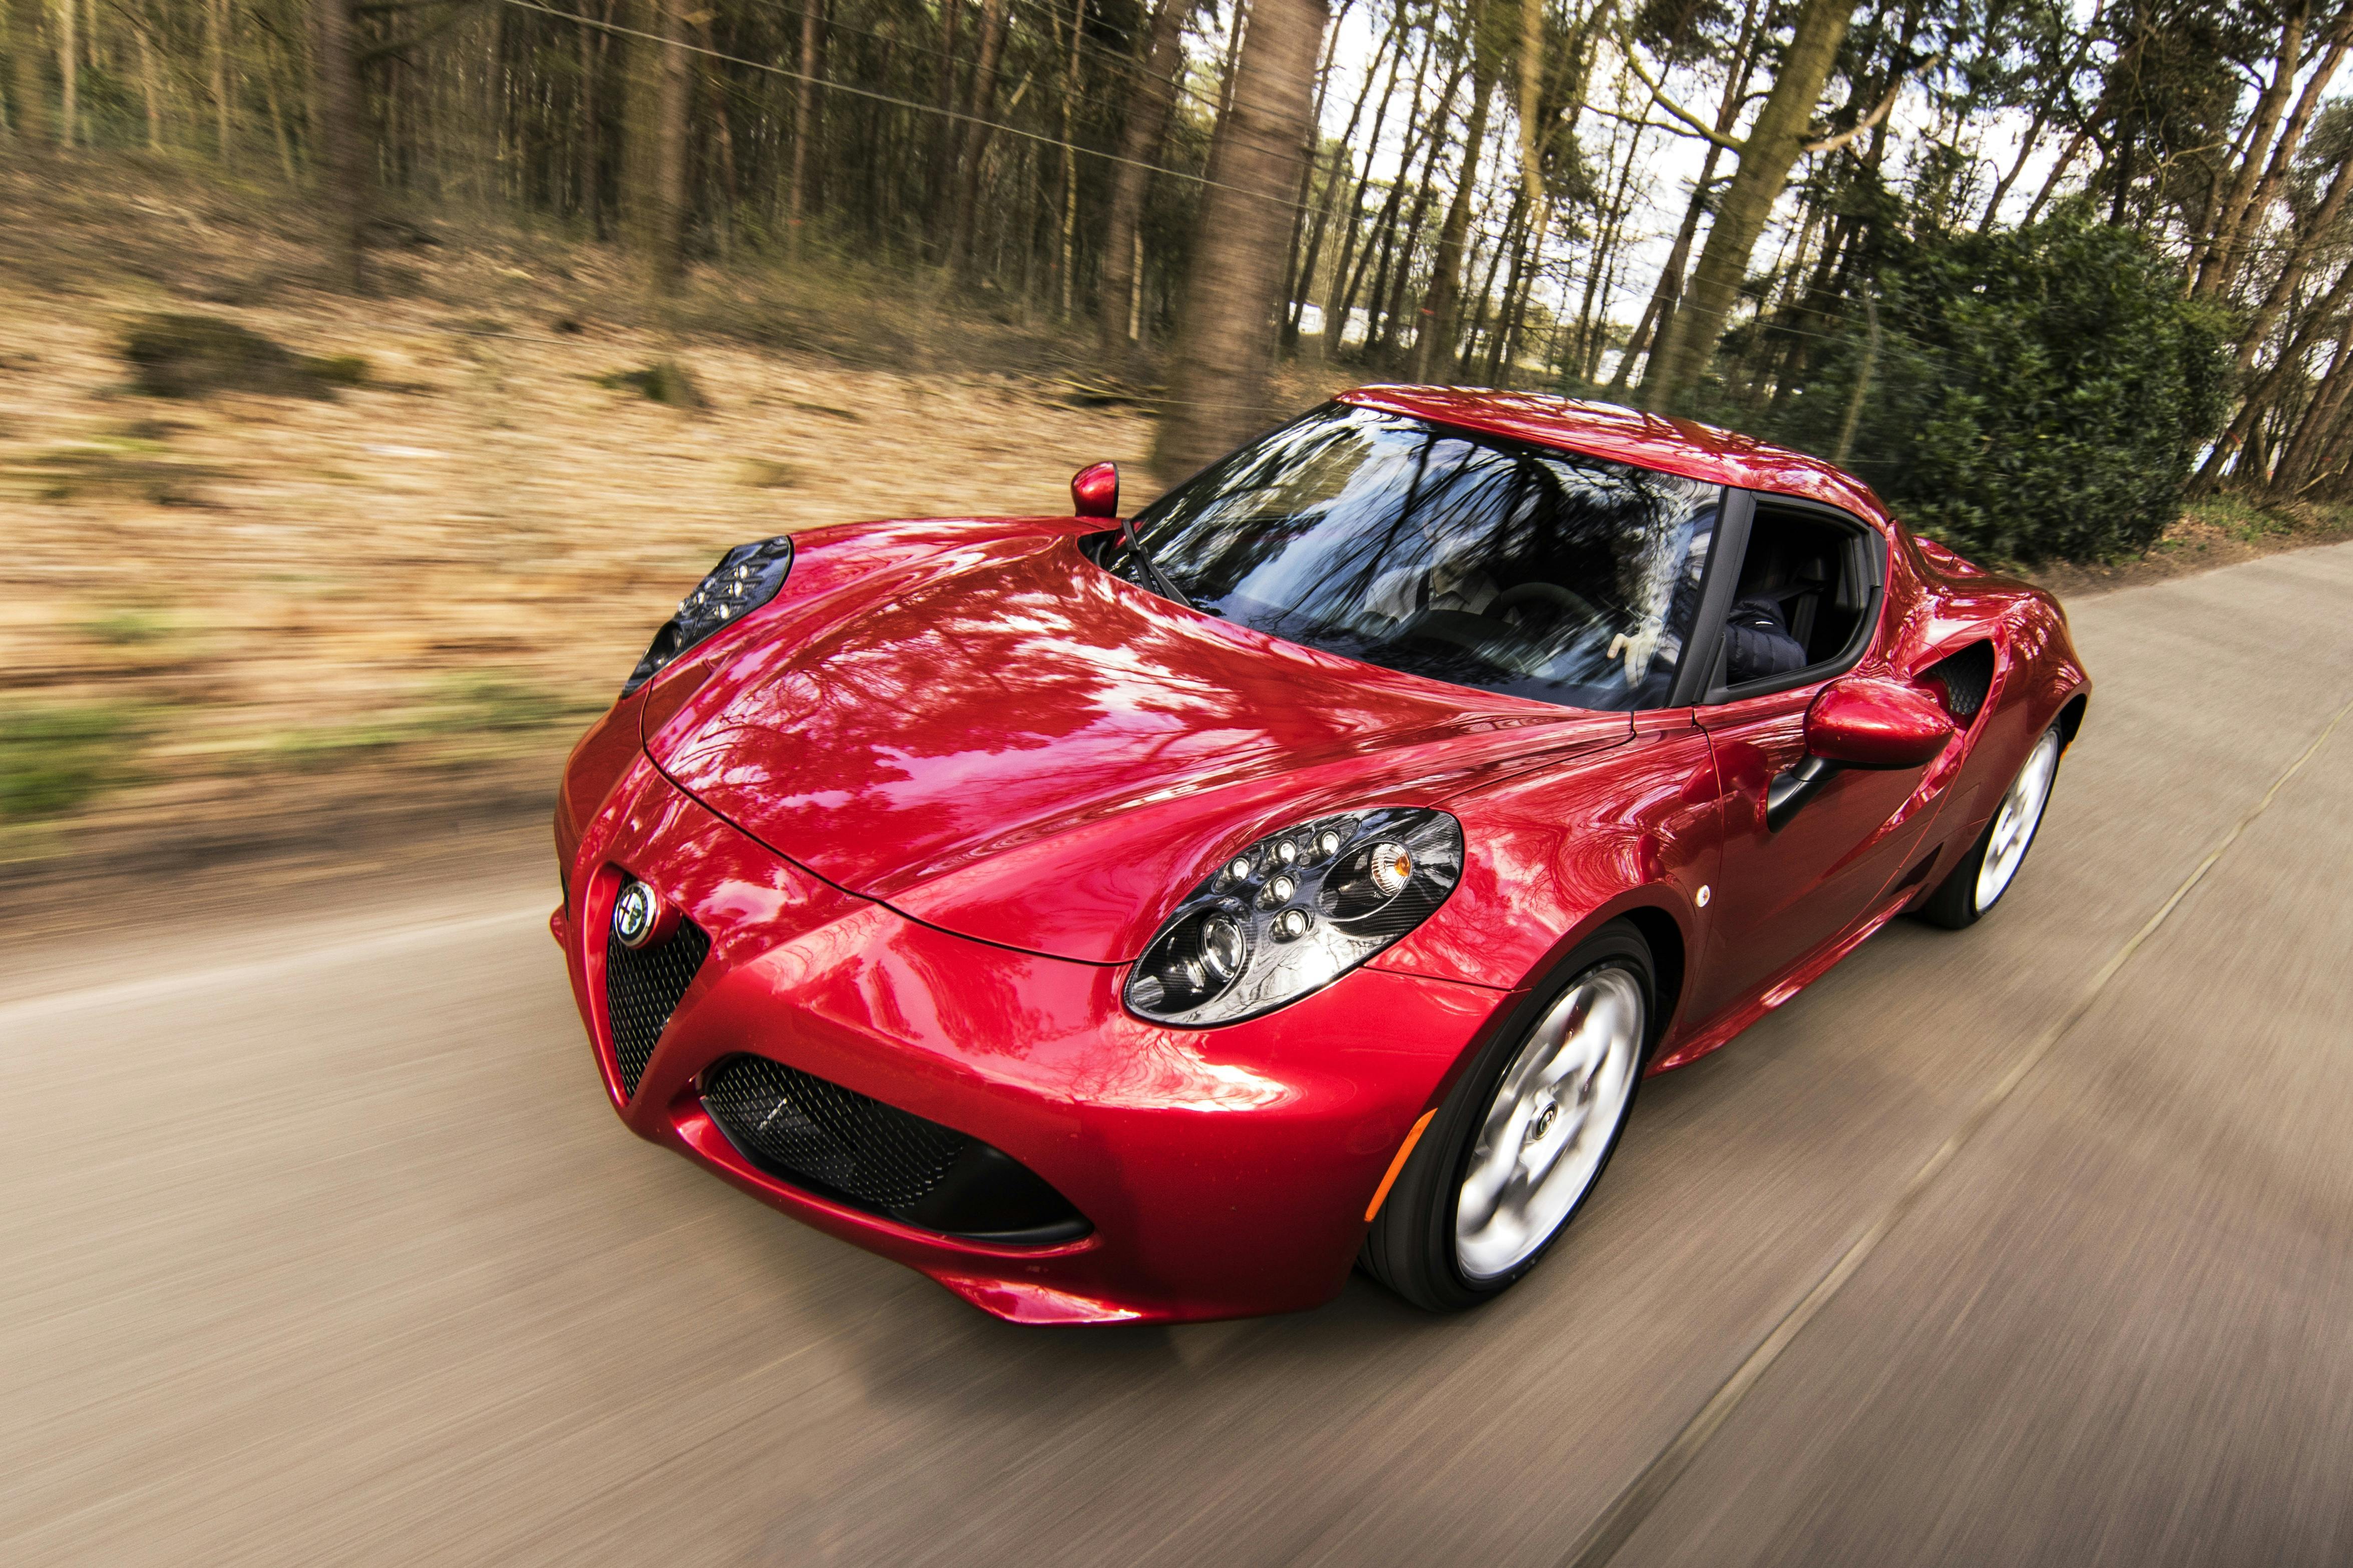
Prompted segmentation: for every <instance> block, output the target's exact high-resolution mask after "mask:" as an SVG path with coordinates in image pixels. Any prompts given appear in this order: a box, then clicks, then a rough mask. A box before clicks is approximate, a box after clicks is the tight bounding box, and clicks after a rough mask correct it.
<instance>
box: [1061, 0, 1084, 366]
mask: <svg viewBox="0 0 2353 1568" xmlns="http://www.w3.org/2000/svg"><path fill="white" fill-rule="evenodd" d="M1086 23H1087V0H1071V58H1070V63H1069V65H1068V66H1067V67H1066V68H1064V71H1063V74H1062V247H1061V249H1062V255H1061V265H1060V268H1059V269H1058V270H1059V272H1060V277H1061V281H1062V300H1061V306H1062V310H1061V317H1062V320H1063V321H1069V320H1070V319H1071V310H1072V309H1073V308H1074V307H1075V305H1076V302H1077V299H1076V296H1077V289H1078V279H1077V278H1076V277H1075V276H1074V274H1075V273H1076V272H1077V271H1078V269H1079V149H1078V141H1077V132H1076V130H1075V126H1076V123H1077V119H1078V102H1079V40H1080V38H1081V37H1083V36H1084V34H1085V31H1086Z"/></svg>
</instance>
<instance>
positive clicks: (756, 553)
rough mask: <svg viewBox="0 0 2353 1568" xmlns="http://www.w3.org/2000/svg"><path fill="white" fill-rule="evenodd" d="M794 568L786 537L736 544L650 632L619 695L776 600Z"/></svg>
mask: <svg viewBox="0 0 2353 1568" xmlns="http://www.w3.org/2000/svg"><path fill="white" fill-rule="evenodd" d="M792 569H793V542H792V541H791V539H789V538H777V539H764V540H762V541H760V542H758V543H757V544H739V545H737V546H736V547H735V548H734V549H733V550H731V551H729V552H727V553H726V554H724V555H723V556H721V557H720V558H719V564H718V565H716V566H713V567H712V569H711V573H710V574H709V575H708V576H706V577H704V578H703V579H702V582H701V583H699V584H696V585H695V589H694V592H693V593H691V594H689V595H687V596H686V597H685V598H683V599H681V600H680V601H679V605H678V614H676V615H674V616H671V617H670V619H668V620H666V621H664V622H663V623H662V624H661V630H659V631H658V632H656V633H654V640H653V644H652V646H651V647H648V648H647V649H646V657H645V658H641V659H639V660H638V668H635V669H633V670H631V671H629V679H628V680H627V681H625V682H623V683H622V686H621V695H622V696H624V697H627V696H628V694H629V693H630V692H632V691H635V690H636V689H638V687H640V686H643V685H644V684H645V683H646V682H647V681H649V680H651V679H653V678H654V677H655V676H657V675H659V674H660V673H661V672H662V671H663V670H664V669H666V668H669V667H670V664H671V663H672V662H673V661H674V660H676V659H677V658H680V657H681V655H683V654H684V653H686V651H687V650H688V649H690V648H691V647H694V646H695V645H696V644H697V643H699V642H702V640H703V639H705V638H706V637H710V636H711V635H712V633H713V632H716V631H717V630H719V628H720V627H722V626H726V625H728V624H729V623H730V622H733V621H734V620H735V619H737V618H738V617H739V616H744V615H746V614H749V613H750V612H751V611H754V610H756V609H758V608H759V607H760V606H761V605H765V604H766V603H767V602H768V601H769V600H771V599H773V598H775V597H776V591H777V590H778V589H780V588H782V587H783V586H784V585H785V576H786V574H787V573H789V572H791V571H792Z"/></svg>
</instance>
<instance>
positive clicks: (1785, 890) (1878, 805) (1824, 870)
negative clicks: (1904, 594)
mask: <svg viewBox="0 0 2353 1568" xmlns="http://www.w3.org/2000/svg"><path fill="white" fill-rule="evenodd" d="M1809 530H1810V531H1813V532H1814V537H1815V539H1816V540H1817V541H1818V542H1820V543H1821V544H1822V545H1823V546H1824V548H1825V549H1826V550H1830V551H1831V552H1832V553H1834V554H1835V556H1836V560H1835V561H1834V562H1833V563H1831V570H1832V572H1833V574H1834V575H1833V577H1832V579H1831V581H1829V582H1827V583H1822V584H1819V585H1816V586H1810V587H1802V588H1800V589H1799V590H1797V591H1795V593H1794V594H1793V602H1792V604H1791V605H1790V611H1789V614H1788V616H1787V617H1786V618H1787V621H1788V625H1789V626H1791V627H1792V628H1793V629H1794V628H1796V627H1798V626H1800V625H1802V626H1804V627H1805V628H1806V629H1807V632H1808V634H1809V636H1810V637H1811V641H1810V644H1809V645H1808V646H1807V647H1806V656H1807V658H1808V659H1809V662H1808V663H1807V664H1806V665H1804V666H1803V667H1801V668H1798V669H1795V670H1791V671H1788V672H1786V673H1783V674H1778V675H1769V676H1766V677H1764V678H1761V679H1757V678H1750V679H1734V678H1736V677H1739V676H1741V675H1742V674H1743V672H1742V671H1741V670H1739V669H1738V668H1733V667H1731V666H1729V665H1728V664H1727V661H1726V657H1725V646H1724V642H1723V639H1722V638H1721V637H1719V638H1717V639H1716V641H1715V645H1714V647H1713V653H1712V660H1713V666H1712V668H1713V679H1711V681H1710V683H1709V687H1708V689H1707V690H1706V691H1705V692H1704V693H1703V694H1702V700H1700V701H1699V703H1698V705H1697V708H1696V710H1695V713H1694V717H1695V719H1696V721H1697V722H1698V724H1699V727H1700V728H1701V729H1702V730H1703V731H1705V733H1706V734H1707V737H1708V741H1709V743H1710V746H1711V748H1712V751H1713V753H1714V759H1715V773H1716V781H1717V787H1718V789H1719V791H1720V800H1721V806H1722V816H1721V819H1720V820H1721V826H1720V832H1721V834H1722V840H1721V848H1720V853H1719V857H1718V863H1717V872H1716V881H1715V886H1714V887H1713V888H1712V889H1711V890H1710V891H1711V897H1710V908H1709V910H1708V914H1709V919H1708V921H1707V934H1706V939H1705V941H1706V947H1707V952H1706V959H1705V962H1704V963H1703V964H1702V965H1701V967H1700V973H1699V975H1698V977H1697V987H1696V993H1695V994H1694V1011H1693V1014H1692V1016H1693V1017H1694V1020H1698V1019H1704V1018H1709V1017H1713V1016H1716V1015H1718V1014H1720V1013H1722V1012H1723V1011H1724V1010H1725V1009H1726V1008H1728V1007H1731V1006H1735V1005H1739V1004H1741V1003H1743V1002H1745V1001H1746V1000H1748V999H1750V998H1752V997H1754V996H1755V995H1757V994H1758V993H1760V992H1761V991H1765V990H1766V989H1767V988H1768V987H1772V986H1775V985H1777V984H1779V983H1780V982H1782V981H1783V980H1785V979H1788V978H1789V977H1790V975H1791V972H1792V971H1793V970H1796V969H1798V968H1799V967H1800V966H1801V965H1802V964H1803V963H1804V962H1805V961H1806V960H1807V959H1808V958H1809V957H1810V955H1812V954H1815V953H1817V952H1820V951H1821V950H1822V949H1824V948H1825V947H1827V946H1829V945H1830V944H1831V943H1833V942H1837V941H1838V940H1839V939H1841V937H1843V936H1845V935H1847V934H1848V933H1849V932H1851V931H1853V930H1854V929H1855V927H1856V926H1857V925H1858V923H1859V922H1861V921H1863V920H1864V919H1865V918H1867V917H1868V916H1869V915H1870V914H1871V913H1873V911H1874V910H1876V909H1877V908H1878V907H1879V905H1880V903H1881V895H1882V893H1883V890H1884V889H1886V888H1887V886H1888V884H1889V882H1890V881H1891V880H1893V879H1895V878H1896V877H1897V876H1899V875H1900V874H1901V871H1902V868H1903V866H1904V864H1905V860H1904V857H1905V853H1906V852H1907V850H1908V849H1910V848H1911V847H1912V846H1913V845H1914V843H1915V841H1916V839H1917V838H1918V837H1919V834H1920V832H1921V830H1922V827H1923V826H1924V824H1923V823H1922V822H1921V821H1919V820H1907V821H1902V822H1898V820H1897V819H1898V816H1899V814H1900V813H1901V812H1902V811H1903V808H1904V805H1905V802H1906V801H1907V800H1908V799H1910V797H1911V795H1912V794H1913V792H1914V790H1915V788H1916V787H1917V785H1918V784H1919V770H1918V769H1903V770H1893V771H1887V772H1877V771H1866V770H1860V769H1857V770H1850V771H1846V772H1841V773H1838V774H1836V775H1835V776H1833V777H1832V778H1831V780H1830V781H1829V782H1828V784H1825V785H1824V786H1823V787H1822V788H1821V789H1820V791H1819V792H1818V793H1816V794H1814V795H1812V796H1811V797H1810V799H1809V800H1808V801H1807V802H1806V804H1805V805H1803V806H1802V807H1800V808H1799V810H1798V811H1797V812H1796V814H1795V815H1794V816H1790V817H1788V819H1787V820H1786V821H1785V822H1784V823H1783V824H1782V825H1781V826H1778V828H1777V827H1775V826H1773V825H1772V824H1771V823H1770V822H1769V821H1768V819H1767V809H1766V808H1767V796H1768V793H1769V791H1770V790H1771V787H1772V784H1773V781H1774V780H1775V779H1776V778H1777V777H1778V776H1780V775H1781V774H1783V773H1787V772H1788V771H1789V770H1790V769H1791V768H1793V767H1795V766H1796V765H1797V764H1798V763H1799V762H1800V761H1802V760H1803V759H1804V757H1805V754H1806V748H1805V721H1806V711H1807V710H1808V709H1809V708H1810V707H1811V706H1812V705H1813V702H1814V700H1815V699H1816V698H1817V697H1818V696H1820V693H1821V690H1822V688H1823V687H1825V686H1827V685H1828V684H1830V682H1831V681H1832V680H1834V679H1837V678H1838V677H1839V676H1840V675H1841V674H1843V673H1845V672H1846V671H1847V670H1849V669H1851V668H1853V666H1854V665H1855V664H1856V663H1857V662H1858V661H1859V660H1860V659H1861V658H1862V656H1863V655H1864V653H1865V652H1866V651H1867V650H1868V649H1869V648H1870V647H1871V644H1872V641H1873V637H1875V636H1876V635H1877V632H1878V626H1877V623H1878V621H1879V619H1880V611H1881V607H1882V605H1883V602H1884V594H1883V584H1884V583H1885V572H1886V548H1887V541H1886V538H1885V536H1884V535H1883V534H1881V533H1880V532H1878V531H1876V530H1873V529H1872V528H1870V527H1868V526H1867V525H1865V524H1864V523H1862V521H1859V520H1857V519H1854V518H1852V517H1848V516H1846V515H1845V514H1844V513H1841V512H1839V511H1837V510H1835V509H1832V508H1829V507H1817V506H1811V505H1804V506H1800V505H1797V504H1794V503H1790V502H1788V501H1785V500H1780V499H1779V498H1762V497H1760V498H1757V504H1756V506H1755V508H1754V510H1752V511H1751V512H1750V514H1749V517H1748V519H1746V527H1745V528H1744V529H1742V530H1741V532H1742V533H1743V535H1744V536H1743V537H1742V538H1741V540H1740V541H1739V544H1740V547H1741V549H1742V551H1743V554H1744V560H1743V566H1742V570H1741V575H1740V577H1739V578H1738V579H1737V580H1736V581H1737V584H1739V585H1738V586H1736V588H1735V590H1734V597H1735V599H1736V600H1737V601H1738V602H1743V603H1746V602H1749V601H1748V600H1746V599H1742V598H1741V594H1742V591H1743V589H1744V588H1745V587H1746V585H1747V584H1749V583H1750V582H1751V581H1752V580H1753V579H1754V578H1756V577H1757V576H1758V575H1760V563H1759V559H1758V552H1760V551H1770V550H1773V549H1775V548H1777V545H1776V542H1775V541H1776V537H1777V534H1778V536H1779V537H1780V538H1781V539H1783V540H1785V541H1786V539H1787V538H1788V537H1790V536H1792V535H1802V534H1804V533H1805V532H1806V531H1809ZM1727 543H1730V541H1729V540H1727ZM1807 593H1812V594H1813V595H1816V599H1815V602H1811V603H1808V602H1806V601H1805V599H1804V595H1805V594H1807ZM1841 601H1843V603H1841ZM1719 624H1720V623H1719Z"/></svg>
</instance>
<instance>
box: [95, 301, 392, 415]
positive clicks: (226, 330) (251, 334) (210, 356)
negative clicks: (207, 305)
mask: <svg viewBox="0 0 2353 1568" xmlns="http://www.w3.org/2000/svg"><path fill="white" fill-rule="evenodd" d="M121 353H122V358H123V361H124V363H127V364H129V365H130V366H131V375H132V382H133V383H134V384H136V385H137V386H138V388H139V390H140V391H142V392H143V393H146V394H147V395H149V396H151V397H204V396H207V395H210V394H212V393H215V392H224V391H225V392H258V393H263V394H266V395H270V396H273V397H332V396H333V395H334V389H335V388H336V387H339V386H357V385H359V384H361V383H363V382H364V381H365V380H367V373H368V365H367V361H365V360H364V359H362V358H360V357H359V356H358V355H356V354H342V355H336V356H332V357H330V358H325V359H314V358H312V357H311V356H310V355H308V354H298V353H295V352H294V351H293V350H291V349H290V348H287V347H286V346H285V345H283V344H282V343H277V342H271V341H270V340H269V339H268V338H265V337H263V336H262V335H261V334H260V333H259V332H257V331H251V330H249V329H248V328H245V327H241V326H239V325H237V323H236V322H235V321H224V320H222V319H221V318H219V317H217V316H191V315H175V314H170V313H161V314H156V315H149V316H142V317H140V318H139V319H138V320H136V321H132V322H131V323H130V324H129V325H128V326H126V327H125V328H124V329H123V332H122V343H121Z"/></svg>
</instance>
